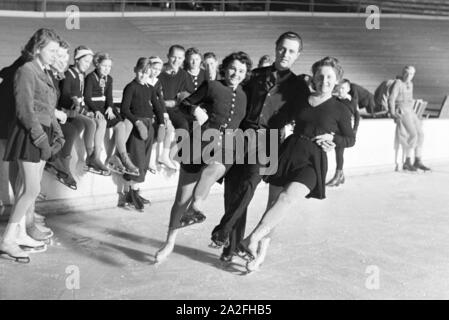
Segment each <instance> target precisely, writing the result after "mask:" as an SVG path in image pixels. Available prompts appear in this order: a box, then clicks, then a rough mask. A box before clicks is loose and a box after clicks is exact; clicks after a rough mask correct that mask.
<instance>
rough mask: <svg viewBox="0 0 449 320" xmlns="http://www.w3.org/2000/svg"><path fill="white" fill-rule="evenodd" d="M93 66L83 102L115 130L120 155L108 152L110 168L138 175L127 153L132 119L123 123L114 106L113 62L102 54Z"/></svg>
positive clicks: (105, 54)
mask: <svg viewBox="0 0 449 320" xmlns="http://www.w3.org/2000/svg"><path fill="white" fill-rule="evenodd" d="M93 63H94V66H95V70H94V71H92V72H91V73H89V75H88V76H87V77H86V84H85V89H84V102H85V104H86V106H87V108H88V109H89V110H90V111H93V112H97V111H98V112H99V113H100V115H101V116H100V117H102V118H103V119H104V120H106V128H113V130H114V140H115V146H116V147H117V153H115V154H112V152H113V150H111V151H110V152H108V160H107V161H106V163H107V165H108V168H109V169H110V170H112V171H115V172H116V173H119V174H123V173H124V172H126V173H128V174H131V175H139V168H137V167H136V166H135V165H134V163H133V162H132V161H131V159H130V158H129V156H128V153H127V151H126V141H127V140H128V137H129V134H130V132H131V130H132V127H133V125H132V123H131V122H130V121H129V120H125V121H124V119H123V118H122V116H121V115H120V112H119V110H117V109H116V108H115V107H114V101H113V97H112V77H111V76H110V75H109V73H110V72H111V68H112V59H111V57H110V55H109V54H107V53H102V52H99V53H96V54H95V55H94V58H93ZM103 138H104V135H103Z"/></svg>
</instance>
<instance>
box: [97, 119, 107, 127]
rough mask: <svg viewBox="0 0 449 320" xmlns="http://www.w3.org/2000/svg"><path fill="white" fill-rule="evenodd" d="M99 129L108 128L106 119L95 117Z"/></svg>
mask: <svg viewBox="0 0 449 320" xmlns="http://www.w3.org/2000/svg"><path fill="white" fill-rule="evenodd" d="M95 123H96V125H97V128H98V129H106V119H95Z"/></svg>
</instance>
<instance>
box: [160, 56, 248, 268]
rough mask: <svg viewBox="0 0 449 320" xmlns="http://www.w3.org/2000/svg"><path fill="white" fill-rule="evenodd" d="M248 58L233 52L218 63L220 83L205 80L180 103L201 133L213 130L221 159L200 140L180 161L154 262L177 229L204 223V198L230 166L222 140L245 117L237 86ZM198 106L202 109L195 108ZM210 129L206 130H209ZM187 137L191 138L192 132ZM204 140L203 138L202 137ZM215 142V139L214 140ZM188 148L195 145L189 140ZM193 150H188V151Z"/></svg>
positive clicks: (167, 249) (163, 253) (242, 96)
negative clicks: (163, 238)
mask: <svg viewBox="0 0 449 320" xmlns="http://www.w3.org/2000/svg"><path fill="white" fill-rule="evenodd" d="M251 64H252V63H251V59H250V58H249V56H248V55H247V54H246V53H244V52H236V53H232V54H230V55H229V56H227V57H226V58H225V59H224V60H223V63H222V75H223V77H224V78H223V80H219V81H218V80H214V81H205V82H204V83H203V84H202V85H201V86H200V87H199V88H198V90H197V91H195V92H194V93H193V94H192V95H190V96H189V97H188V98H186V99H185V100H183V101H182V102H181V106H180V107H181V109H184V110H186V111H187V112H189V113H191V114H192V115H193V116H194V117H195V118H196V120H197V121H198V122H199V124H201V133H200V135H201V136H202V133H204V132H206V130H208V132H211V131H214V130H215V132H216V133H217V136H218V137H219V138H218V139H219V142H218V143H217V146H218V148H221V150H222V152H221V157H219V156H217V157H215V154H214V156H212V157H211V159H210V161H208V160H207V159H206V157H207V156H208V155H209V154H208V153H205V152H206V151H204V150H206V148H205V147H206V146H208V145H209V143H210V142H212V140H213V139H211V140H210V141H203V143H202V144H201V150H199V151H200V152H199V153H200V154H193V156H192V157H189V159H188V160H187V161H182V162H181V170H180V174H179V180H178V189H177V192H176V198H175V201H174V203H173V206H172V209H171V213H170V224H169V229H168V235H167V240H166V242H165V244H164V246H163V247H162V248H161V249H160V250H159V251H158V252H157V254H156V261H157V262H161V261H162V260H164V259H165V258H167V256H168V255H169V254H170V253H171V252H172V251H173V248H174V246H175V241H176V235H177V232H178V229H179V228H182V227H186V226H189V225H191V224H194V223H200V222H203V221H204V220H205V218H206V217H205V216H204V215H203V213H202V212H201V208H202V204H203V201H204V200H205V199H206V197H207V195H208V193H209V190H210V188H211V187H212V185H213V184H214V183H215V182H216V181H218V180H219V179H220V178H221V177H223V175H224V174H225V173H226V171H227V170H228V169H229V168H230V167H231V166H232V163H225V161H223V159H225V160H226V159H227V158H226V156H225V154H226V153H228V152H233V150H226V148H225V147H226V146H227V144H226V139H227V138H226V137H227V136H228V134H229V133H230V131H229V130H231V131H234V130H236V129H238V128H239V125H240V122H241V121H242V120H243V118H244V117H245V114H246V94H245V93H244V91H243V89H242V88H241V87H240V83H241V82H242V81H243V80H244V79H245V78H246V76H247V73H248V71H249V70H251ZM198 105H201V106H202V107H204V108H205V110H204V109H202V107H199V106H198ZM209 130H210V131H209ZM191 136H193V137H195V133H193V134H192V135H191ZM202 138H203V139H205V137H204V136H203V137H202ZM214 139H215V138H214ZM190 141H191V147H192V144H193V143H195V141H194V139H190ZM194 152H195V147H192V152H191V153H194Z"/></svg>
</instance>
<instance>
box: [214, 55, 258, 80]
mask: <svg viewBox="0 0 449 320" xmlns="http://www.w3.org/2000/svg"><path fill="white" fill-rule="evenodd" d="M235 60H238V61H240V62H241V63H244V64H246V70H247V71H246V78H247V79H248V77H249V73H250V71H251V68H252V66H253V62H252V61H251V58H250V57H249V55H248V54H247V53H245V52H243V51H238V52H233V53H231V54H230V55H228V56H226V57H225V58H224V59H223V61H222V62H221V65H220V76H222V77H224V75H225V72H226V69H228V67H229V65H230V64H231V63H232V62H234V61H235Z"/></svg>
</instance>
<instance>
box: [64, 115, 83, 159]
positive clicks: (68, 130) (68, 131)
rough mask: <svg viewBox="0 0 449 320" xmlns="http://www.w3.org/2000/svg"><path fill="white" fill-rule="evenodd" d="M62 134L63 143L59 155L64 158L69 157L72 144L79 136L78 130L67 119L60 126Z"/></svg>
mask: <svg viewBox="0 0 449 320" xmlns="http://www.w3.org/2000/svg"><path fill="white" fill-rule="evenodd" d="M61 129H62V133H63V134H64V139H65V143H64V146H63V147H62V149H61V151H60V153H59V155H60V156H61V157H63V158H66V157H68V156H70V155H71V153H72V148H73V143H74V142H75V139H76V137H77V136H79V134H80V131H79V129H78V128H77V127H76V126H75V125H74V124H73V123H72V122H71V119H67V121H66V123H64V124H61Z"/></svg>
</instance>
